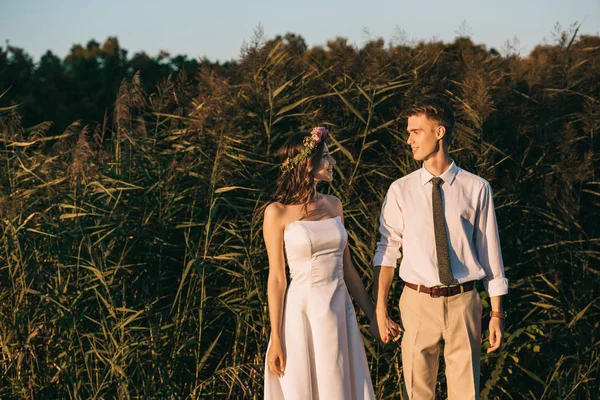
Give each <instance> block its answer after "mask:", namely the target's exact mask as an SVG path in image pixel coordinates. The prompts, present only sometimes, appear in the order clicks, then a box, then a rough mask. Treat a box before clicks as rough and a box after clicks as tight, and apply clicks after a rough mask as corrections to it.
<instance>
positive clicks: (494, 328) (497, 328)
mask: <svg viewBox="0 0 600 400" xmlns="http://www.w3.org/2000/svg"><path fill="white" fill-rule="evenodd" d="M503 331H504V324H503V321H502V320H501V319H500V318H496V317H492V318H491V319H490V347H489V348H488V349H487V352H488V353H491V352H493V351H496V350H498V349H499V348H500V344H502V336H503Z"/></svg>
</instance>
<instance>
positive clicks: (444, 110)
mask: <svg viewBox="0 0 600 400" xmlns="http://www.w3.org/2000/svg"><path fill="white" fill-rule="evenodd" d="M406 114H407V116H408V117H411V116H413V115H419V114H425V116H426V117H427V118H429V119H433V120H435V121H437V122H438V124H440V125H442V126H443V127H444V128H446V134H445V135H444V137H445V138H447V139H446V143H449V142H450V139H451V138H452V131H453V130H454V124H455V120H454V112H453V111H452V108H451V107H450V106H449V105H448V103H446V102H445V101H444V100H442V99H440V98H438V97H429V98H426V99H423V100H421V101H419V102H417V103H415V104H413V105H412V106H410V107H409V109H408V111H407V113H406Z"/></svg>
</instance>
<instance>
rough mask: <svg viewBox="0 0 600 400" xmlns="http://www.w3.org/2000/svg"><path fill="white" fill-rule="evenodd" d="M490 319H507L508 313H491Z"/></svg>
mask: <svg viewBox="0 0 600 400" xmlns="http://www.w3.org/2000/svg"><path fill="white" fill-rule="evenodd" d="M490 317H492V318H493V317H496V318H500V319H504V318H506V312H504V311H490Z"/></svg>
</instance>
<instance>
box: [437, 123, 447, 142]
mask: <svg viewBox="0 0 600 400" xmlns="http://www.w3.org/2000/svg"><path fill="white" fill-rule="evenodd" d="M444 136H446V127H445V126H443V125H438V127H437V128H435V137H436V138H438V139H442V138H443V137H444Z"/></svg>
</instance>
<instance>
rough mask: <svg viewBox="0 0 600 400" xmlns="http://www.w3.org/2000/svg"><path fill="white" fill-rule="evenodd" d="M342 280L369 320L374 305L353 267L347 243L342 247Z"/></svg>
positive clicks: (372, 313) (372, 314)
mask: <svg viewBox="0 0 600 400" xmlns="http://www.w3.org/2000/svg"><path fill="white" fill-rule="evenodd" d="M344 281H345V282H346V286H347V287H348V292H350V294H351V295H352V297H354V299H355V300H356V302H357V303H358V305H359V306H360V308H361V310H363V312H364V313H365V315H366V316H367V317H368V318H369V321H370V320H371V318H372V317H373V316H374V314H375V313H374V311H375V307H374V306H373V301H372V300H371V297H369V293H367V289H365V285H364V284H363V281H362V279H360V276H359V275H358V272H357V271H356V268H354V264H353V263H352V258H351V257H350V248H349V247H348V245H346V248H345V249H344Z"/></svg>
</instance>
